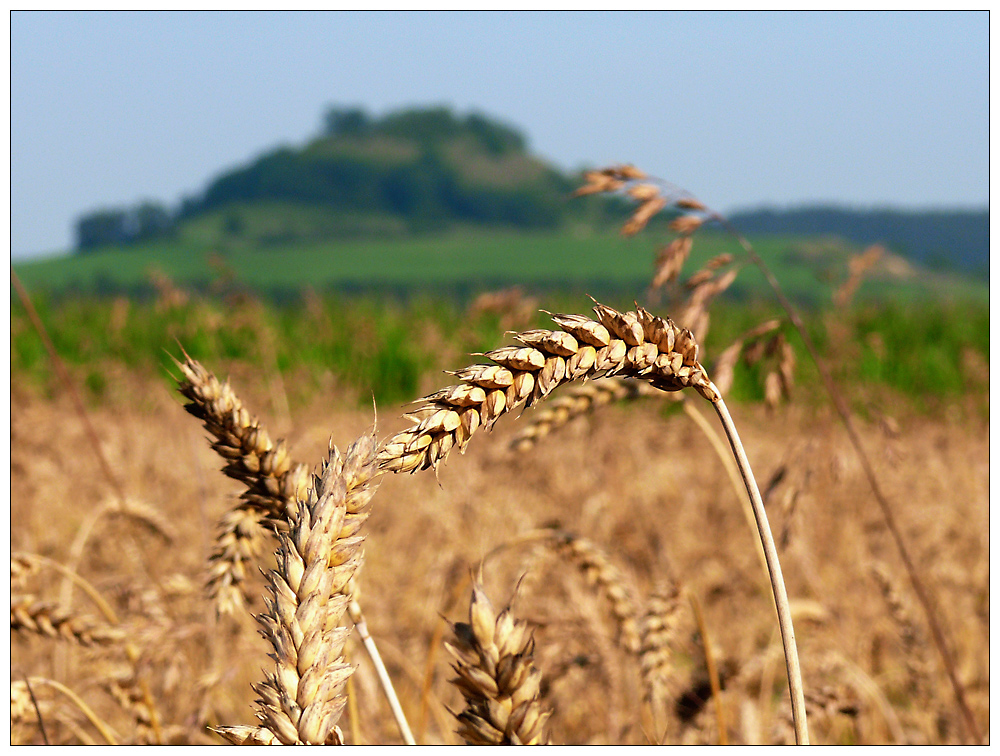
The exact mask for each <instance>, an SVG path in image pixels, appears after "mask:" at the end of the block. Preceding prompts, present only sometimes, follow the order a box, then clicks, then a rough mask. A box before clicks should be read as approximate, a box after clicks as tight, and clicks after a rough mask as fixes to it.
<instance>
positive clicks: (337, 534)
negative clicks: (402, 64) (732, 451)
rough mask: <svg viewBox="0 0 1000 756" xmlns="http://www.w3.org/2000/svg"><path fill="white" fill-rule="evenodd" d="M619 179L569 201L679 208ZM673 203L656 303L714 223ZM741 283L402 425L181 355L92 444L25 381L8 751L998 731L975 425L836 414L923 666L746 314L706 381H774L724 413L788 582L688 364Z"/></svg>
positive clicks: (457, 387) (244, 368)
mask: <svg viewBox="0 0 1000 756" xmlns="http://www.w3.org/2000/svg"><path fill="white" fill-rule="evenodd" d="M640 179H641V176H639V175H637V174H630V173H628V172H627V171H622V170H621V169H617V172H616V171H614V170H612V171H606V172H604V173H600V174H594V175H592V176H591V177H590V179H589V180H590V182H591V184H590V185H588V186H589V187H590V188H587V187H585V190H586V191H584V190H581V191H582V193H590V192H599V191H619V190H622V189H623V188H624V189H626V190H627V191H628V192H629V196H631V197H632V198H633V199H634V200H636V201H637V202H638V203H639V205H638V209H637V211H636V212H635V213H634V214H633V216H632V217H631V218H630V219H629V221H628V223H627V224H626V228H625V230H626V232H627V233H636V232H638V231H640V230H641V229H642V227H643V226H644V225H645V223H646V222H647V221H648V220H649V218H650V217H652V215H654V214H656V213H657V212H659V211H661V210H662V209H663V208H664V207H665V206H667V204H668V203H667V201H666V200H664V199H663V198H662V197H661V196H660V194H659V193H658V192H654V191H652V190H651V189H649V188H648V187H649V185H647V184H642V183H638V184H637V183H635V182H636V181H639V180H640ZM630 182H631V183H630ZM673 202H674V204H675V205H676V207H677V208H679V209H680V210H682V211H683V212H684V213H687V214H686V215H683V214H682V215H681V216H680V217H678V218H677V219H676V220H675V221H674V223H673V225H672V228H673V230H674V231H675V232H676V233H677V234H678V237H677V240H675V242H674V243H672V244H670V245H668V246H667V247H665V248H664V249H663V251H662V252H661V254H660V257H659V258H658V261H657V274H656V277H657V278H658V279H663V280H662V281H660V283H662V282H663V281H666V280H669V279H673V278H676V277H677V275H679V272H680V270H681V268H682V267H683V263H684V260H685V258H686V257H687V255H688V253H689V252H690V246H691V238H692V234H694V233H695V232H696V231H697V229H698V228H699V227H700V225H701V223H702V220H703V218H702V217H701V216H699V215H698V213H699V212H702V211H704V208H703V206H701V205H700V203H697V202H696V201H694V200H691V199H684V198H682V199H681V200H673ZM871 257H874V256H871ZM731 263H732V259H731V258H729V259H716V260H713V261H712V262H711V263H710V264H709V265H708V266H707V267H706V269H705V270H704V271H702V272H700V273H696V274H695V276H693V277H692V278H691V279H689V281H688V289H689V292H691V295H690V296H689V298H688V300H687V302H686V304H685V305H684V307H683V308H681V309H680V311H679V321H678V322H680V323H683V324H684V325H686V326H687V328H681V327H680V326H674V325H673V323H672V322H670V321H664V320H660V319H659V318H657V317H656V313H648V312H646V311H645V310H643V309H642V308H637V309H636V311H635V312H634V313H625V314H622V313H619V312H617V311H614V310H611V309H610V308H603V309H602V306H601V305H597V306H596V307H595V311H596V314H595V315H594V316H593V319H590V318H584V317H582V316H560V315H556V316H553V319H554V321H555V324H556V326H558V327H556V326H550V327H552V328H553V329H554V330H540V329H532V330H527V331H522V332H521V333H520V334H519V335H517V336H516V338H508V339H507V341H506V342H505V343H507V344H509V346H504V347H501V348H499V349H497V350H494V351H492V352H489V353H487V354H486V355H485V357H483V356H479V357H473V358H472V359H471V360H470V363H474V364H470V366H469V367H467V368H463V367H462V365H461V364H455V365H453V366H452V370H453V371H454V372H453V373H452V374H451V375H446V376H440V377H438V378H434V377H433V376H431V377H426V378H424V379H423V384H422V385H421V387H420V388H421V390H422V394H423V395H424V396H425V397H426V398H425V399H424V400H421V401H420V402H418V403H416V404H411V405H407V406H405V407H388V406H378V407H372V406H365V404H364V403H363V402H362V403H361V404H360V405H359V401H358V397H357V395H355V394H350V393H349V392H338V391H336V390H326V391H315V390H312V391H307V390H303V391H296V390H295V388H296V387H295V386H294V385H293V384H288V385H285V386H284V387H283V388H282V390H281V391H279V392H275V390H274V383H273V381H271V380H269V376H265V375H262V374H261V372H260V370H259V369H256V368H254V367H252V366H249V365H247V364H245V363H242V362H240V361H235V362H232V363H226V362H224V361H220V362H218V363H216V364H211V365H200V364H199V363H196V362H194V361H192V360H190V359H186V358H185V356H184V355H182V354H175V355H174V357H175V358H176V360H177V361H175V362H174V363H172V364H169V365H167V368H168V369H169V370H170V371H171V372H172V374H173V376H174V378H175V380H176V388H177V389H178V391H175V392H173V393H172V392H170V391H168V390H165V389H164V387H163V382H162V381H160V380H157V379H155V378H153V377H150V376H148V375H142V374H138V373H137V374H134V375H123V376H119V379H120V382H121V384H122V386H123V387H124V389H123V390H122V391H121V392H119V393H117V394H115V395H114V396H112V397H110V398H107V399H106V400H105V401H103V402H101V403H100V404H98V405H95V406H91V407H90V408H89V409H88V410H87V411H86V415H87V417H88V418H89V421H90V423H92V426H93V429H94V434H95V435H94V436H92V435H91V434H90V432H89V431H88V428H87V426H86V425H85V423H84V422H83V420H82V416H81V415H80V413H79V412H78V410H77V408H76V407H75V405H74V403H73V401H72V399H71V397H70V396H67V395H66V394H59V395H56V396H54V397H49V396H45V395H44V394H42V393H41V392H39V391H38V390H37V389H34V388H31V387H21V386H18V385H17V384H15V383H12V387H11V742H12V744H25V743H43V742H48V743H103V742H112V743H175V744H186V743H205V744H221V743H224V742H226V741H229V742H237V743H244V742H246V743H273V742H282V743H299V742H302V743H348V744H373V743H383V744H399V743H403V742H416V743H461V742H466V743H473V744H485V743H550V742H551V743H566V744H599V743H600V744H607V743H626V744H650V743H683V744H718V743H730V744H734V743H746V744H775V743H793V742H796V740H797V739H798V740H799V741H802V740H803V738H804V721H805V714H806V713H808V726H809V736H808V737H809V739H810V740H811V742H813V743H828V744H830V743H840V744H862V743H865V744H878V743H908V744H918V743H933V744H942V743H961V742H971V741H974V740H982V739H985V740H987V741H988V735H986V736H985V737H984V735H983V733H988V724H989V665H988V658H989V506H988V503H989V491H988V484H989V461H988V455H989V442H988V430H989V427H988V418H987V417H985V416H984V415H983V413H982V412H979V411H977V407H978V406H979V405H978V404H976V403H975V402H973V401H972V400H971V399H970V401H969V402H966V403H963V402H961V401H960V402H955V403H953V404H952V405H951V406H950V407H949V408H948V410H947V411H943V412H937V413H931V414H928V413H926V412H921V411H917V410H916V409H913V408H912V407H908V406H907V405H906V404H905V403H904V404H900V405H898V408H897V410H894V413H893V415H892V416H891V417H890V416H888V415H886V414H879V413H874V414H869V415H867V416H864V417H855V418H854V419H853V422H854V425H853V426H851V427H852V428H853V429H854V430H855V432H856V433H857V437H858V439H859V440H860V443H861V445H862V447H863V449H864V450H865V452H866V454H867V459H868V461H869V462H870V464H871V466H872V468H873V469H874V470H875V471H876V473H877V475H878V482H879V486H880V487H881V489H882V491H883V492H884V494H885V497H886V498H887V499H888V500H889V501H891V502H893V505H894V510H895V518H896V522H895V525H896V527H897V528H898V530H899V533H900V537H901V538H902V539H904V542H905V544H906V547H907V548H908V550H909V556H910V557H911V558H912V561H913V563H914V564H915V565H916V566H917V569H918V570H919V576H920V580H921V582H922V584H923V585H924V586H925V587H926V589H927V591H928V593H929V595H930V596H931V597H933V598H932V603H931V605H930V606H931V610H932V615H931V616H932V617H933V620H934V622H935V623H936V624H935V626H936V627H940V628H944V631H945V632H946V638H945V640H946V643H947V644H949V649H950V654H951V658H952V659H953V660H954V661H953V662H952V661H949V662H948V663H944V662H943V661H942V656H941V654H940V653H939V650H938V647H937V646H936V645H935V644H936V641H935V638H933V637H932V635H933V633H934V627H929V626H928V623H927V613H926V611H922V607H921V605H919V603H918V602H917V600H916V599H915V598H914V595H913V591H912V589H911V585H910V583H909V582H908V576H907V571H906V568H905V565H904V564H903V563H901V561H900V552H899V548H898V546H897V544H896V542H895V541H894V540H893V538H891V537H890V533H889V532H887V530H886V527H885V520H884V517H883V515H882V514H880V510H879V508H878V506H876V504H875V503H874V501H873V496H872V492H871V489H870V485H869V478H868V477H867V475H866V471H865V469H864V467H863V463H862V461H861V458H859V456H858V454H857V451H856V448H855V446H854V445H852V439H851V437H850V435H849V433H848V432H847V431H845V428H844V426H843V425H842V423H841V422H840V421H839V419H838V416H837V412H836V411H835V409H834V408H833V407H831V406H830V405H829V403H824V402H821V401H800V402H782V401H780V400H781V398H782V397H786V398H787V395H788V394H789V393H790V386H791V383H792V381H793V372H794V364H793V353H792V351H791V350H790V348H788V346H787V341H786V340H785V339H786V337H785V336H784V335H783V333H781V332H780V331H778V330H777V329H778V326H777V325H775V324H774V323H765V324H763V325H762V326H760V327H759V328H757V329H754V330H752V331H751V332H748V333H746V334H744V336H743V337H741V340H740V341H739V342H738V345H737V344H736V343H734V348H733V349H734V351H732V353H731V354H729V356H728V357H727V356H726V354H727V353H723V354H722V355H721V356H719V357H718V359H717V360H716V361H715V363H714V365H713V369H712V374H713V375H714V376H715V377H716V378H717V382H718V384H719V386H723V387H725V386H728V380H727V379H724V378H723V377H722V376H726V374H727V370H731V369H732V364H731V363H732V362H735V360H736V359H737V358H738V357H740V355H742V356H743V357H741V358H746V359H750V357H747V354H748V353H750V352H754V351H756V352H757V353H758V354H757V357H756V358H754V359H772V360H773V364H774V367H773V369H772V370H770V372H768V373H767V379H766V385H765V387H764V391H765V396H766V398H767V399H768V401H767V402H766V403H765V404H756V403H743V404H734V406H733V407H732V415H733V419H734V421H735V425H736V426H737V427H738V428H739V429H740V431H739V432H740V436H741V437H742V442H743V445H744V446H745V449H746V456H747V457H748V458H749V460H748V461H749V467H751V468H752V470H753V471H754V474H755V476H756V479H757V484H759V487H760V490H761V493H762V499H763V505H764V508H765V509H766V513H767V514H766V520H769V521H770V530H769V533H773V537H774V538H773V540H774V543H775V544H776V548H777V551H776V555H777V554H780V560H781V566H782V569H781V570H780V572H779V573H778V576H777V578H776V579H775V578H774V572H773V569H772V568H773V564H772V560H771V556H770V554H765V552H766V551H767V548H766V546H765V547H764V548H763V551H762V546H761V541H760V540H758V533H757V531H756V530H755V529H754V527H753V522H754V516H755V515H754V513H752V512H751V510H750V508H749V505H748V504H747V502H746V490H745V489H742V488H741V486H742V485H743V484H742V483H740V482H739V477H738V474H737V473H736V472H734V467H733V461H732V459H731V458H730V457H728V456H727V454H728V446H726V445H725V444H724V442H723V441H721V440H720V430H721V429H719V428H718V424H717V422H716V418H715V417H714V416H713V413H712V411H711V410H712V407H713V406H715V405H718V404H719V401H720V399H721V393H720V391H722V390H720V389H719V388H717V387H716V384H715V383H713V382H712V381H711V380H709V378H708V377H707V375H706V372H705V368H703V367H702V365H701V363H700V362H699V355H700V353H699V349H698V341H700V339H701V334H703V333H704V331H705V330H707V328H708V322H709V321H708V308H709V303H710V301H711V300H712V299H713V298H714V297H715V296H716V295H718V294H719V293H721V292H722V291H724V290H725V289H726V288H727V287H728V286H729V284H731V283H732V280H733V278H734V277H735V272H734V270H738V268H737V269H733V268H729V269H727V267H726V266H729V265H730V264H731ZM858 269H859V272H858V275H861V273H863V270H861V268H860V266H858ZM852 272H853V271H852ZM699 276H701V277H700V278H699ZM853 285H854V286H855V287H856V285H857V284H856V282H855V283H854V284H853ZM848 296H849V295H848ZM590 304H591V303H589V302H588V303H586V306H589V305H590ZM586 306H585V305H584V304H583V303H581V310H583V309H586ZM664 314H665V313H664ZM689 329H690V330H689ZM788 338H791V337H788ZM182 346H183V345H182ZM701 356H703V353H701ZM486 358H488V359H490V360H491V361H492V362H493V365H492V366H487V365H485V364H483V360H484V359H486ZM727 360H730V361H731V362H730V363H728V364H727ZM476 365H478V367H477V366H476ZM607 373H616V374H617V375H618V377H616V378H609V377H601V376H602V375H604V374H607ZM215 376H220V378H221V377H222V376H228V383H226V382H224V381H221V380H217V379H216V378H215ZM585 377H586V378H595V379H596V380H594V381H591V382H587V383H581V380H580V379H582V378H585ZM626 377H631V379H632V382H631V383H624V382H622V379H623V378H626ZM291 380H293V378H292V377H289V381H291ZM449 384H452V385H451V386H449ZM563 384H570V385H568V386H565V385H563ZM647 384H648V385H647ZM640 385H641V386H646V388H642V389H640V388H636V386H640ZM445 386H449V387H448V388H442V387H445ZM649 386H652V387H653V388H657V389H661V390H660V391H652V390H650V389H649ZM286 389H287V390H288V392H289V393H292V394H294V395H296V396H298V397H305V398H302V399H300V400H299V401H296V402H294V403H291V404H290V403H289V402H288V401H287V395H286V394H284V393H283V392H284V391H285V390H286ZM550 393H551V394H552V396H551V397H549V394H550ZM699 394H700V396H699ZM706 399H707V400H708V401H705V400H706ZM977 401H979V400H978V399H976V402H977ZM534 404H537V405H538V406H537V407H535V406H530V405H534ZM185 407H186V408H187V411H185ZM727 414H728V413H727ZM192 415H194V417H192ZM533 418H537V422H533ZM494 423H495V426H494ZM713 427H714V428H716V430H712V428H713ZM487 431H489V432H487ZM473 436H475V437H474V438H473ZM279 439H281V441H279ZM95 444H96V447H97V448H95ZM720 450H721V451H720ZM98 452H99V453H98ZM459 452H462V453H461V454H459ZM102 459H103V460H105V461H106V462H107V467H108V469H105V467H104V462H102ZM223 467H225V474H222V473H221V472H220V470H221V469H223ZM740 472H743V471H742V468H741V471H740ZM394 473H395V474H394ZM746 485H747V488H748V489H749V488H750V487H751V486H750V484H749V483H747V484H746ZM754 487H756V486H754ZM758 522H759V518H758ZM761 539H763V535H761ZM775 559H776V557H775ZM775 563H776V562H775ZM769 573H770V575H771V582H769ZM782 574H783V580H782V579H781V576H782ZM777 584H780V588H781V590H780V591H779V590H778V587H777ZM785 590H787V596H788V601H787V604H785V603H784V599H783V595H784V592H785ZM776 606H777V608H778V614H779V615H781V614H782V612H783V611H784V612H786V613H787V614H788V619H789V620H790V622H791V621H794V626H795V631H794V642H793V643H792V645H791V652H792V656H793V657H794V659H795V662H794V664H793V663H792V662H791V661H790V660H789V645H788V643H787V638H785V636H786V634H787V629H786V625H785V624H781V625H780V632H779V622H778V621H777V620H776V614H775V608H776ZM790 622H789V624H788V626H787V628H789V629H790ZM783 638H785V640H786V642H785V644H784V648H783ZM795 643H797V653H796V651H795ZM372 644H374V646H375V647H377V653H376V652H374V651H373V649H372ZM379 657H380V659H381V662H382V663H384V672H385V675H386V676H387V678H388V679H389V680H391V688H392V690H393V693H392V695H390V696H387V695H386V693H385V688H386V686H385V685H384V682H383V680H382V679H381V678H380V669H379V664H378V663H377V661H376V660H377V659H378V658H379ZM786 664H787V665H788V666H787V677H786ZM793 667H794V668H795V672H794V674H793ZM799 667H801V680H802V689H803V692H804V708H803V709H802V711H801V712H800V711H798V710H796V713H795V717H794V721H793V713H792V709H794V706H795V704H794V699H795V695H794V692H793V695H792V699H793V700H792V707H791V708H790V701H789V685H790V684H792V685H793V686H794V684H795V683H794V682H791V683H790V681H794V680H797V679H798V677H797V675H798V668H799ZM956 690H957V691H959V693H960V695H961V696H962V700H961V701H957V700H956V695H955V693H956ZM394 707H395V709H396V711H394ZM404 719H405V723H402V720H404ZM800 719H801V721H799V720H800ZM970 719H971V723H970ZM977 729H978V730H980V732H975V730H977Z"/></svg>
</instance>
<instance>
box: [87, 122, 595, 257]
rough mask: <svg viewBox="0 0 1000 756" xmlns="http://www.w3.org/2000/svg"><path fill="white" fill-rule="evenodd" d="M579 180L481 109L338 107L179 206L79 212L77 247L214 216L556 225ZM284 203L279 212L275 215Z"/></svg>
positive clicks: (323, 232)
mask: <svg viewBox="0 0 1000 756" xmlns="http://www.w3.org/2000/svg"><path fill="white" fill-rule="evenodd" d="M573 187H574V182H573V180H572V179H571V178H570V177H568V176H566V175H564V174H562V173H560V172H559V171H557V170H555V169H554V168H552V167H551V166H549V165H548V164H546V163H545V162H544V161H542V160H541V159H539V158H537V157H534V156H532V155H530V154H529V153H528V150H527V139H526V138H525V137H524V135H523V134H522V133H521V132H519V131H517V130H516V129H514V128H512V127H510V126H506V125H504V124H502V123H499V122H497V121H494V120H492V119H490V118H487V117H485V116H483V115H480V114H476V113H473V114H470V115H467V116H459V115H456V114H455V113H453V112H452V111H451V110H449V109H447V108H433V109H411V110H403V111H399V112H395V113H390V114H389V115H386V116H384V117H382V118H373V117H371V116H369V115H368V114H367V113H366V112H365V111H363V110H361V109H358V108H353V109H342V108H333V109H330V110H329V111H328V112H327V113H326V115H325V117H324V119H323V129H322V131H321V133H320V135H319V136H317V137H316V138H315V139H313V140H312V141H310V142H309V143H308V144H306V145H304V146H301V147H280V148H278V149H274V150H272V151H270V152H268V153H266V154H264V155H262V156H260V157H258V158H257V159H255V160H253V161H252V162H250V163H249V164H248V165H245V166H242V167H239V168H236V169H234V170H231V171H227V172H225V173H223V174H222V175H220V176H218V177H217V178H215V179H214V180H213V181H212V182H211V183H210V184H209V185H208V186H207V187H206V188H205V190H204V191H202V192H200V193H199V194H197V195H195V196H191V197H188V198H187V199H185V200H184V201H183V202H182V204H181V207H180V208H179V209H177V210H176V211H173V212H171V211H168V210H167V209H165V208H163V207H160V206H157V205H155V204H153V203H144V204H143V205H141V206H139V207H136V208H133V209H130V210H110V211H108V210H102V211H99V212H96V213H91V214H89V215H87V216H85V217H84V218H81V219H80V222H79V223H78V226H77V231H78V234H77V236H78V248H79V249H80V250H81V251H85V250H88V249H94V248H97V247H100V246H102V245H105V244H109V243H111V244H121V243H127V242H130V241H140V240H147V239H151V238H156V237H158V236H159V237H164V236H169V235H170V234H172V233H174V232H175V231H176V228H177V226H178V225H179V224H184V223H187V222H190V221H198V220H203V219H204V218H205V217H206V216H211V215H214V216H217V217H218V219H219V220H220V221H221V224H220V229H219V230H220V232H221V234H223V235H224V236H228V237H231V239H230V240H231V241H238V240H239V239H241V238H243V240H244V241H247V242H249V243H251V244H260V245H263V246H267V245H268V243H273V242H275V241H281V242H285V241H289V240H291V239H302V238H331V237H351V236H371V235H394V234H399V233H410V232H425V231H434V230H444V229H446V228H450V227H453V226H455V225H476V226H502V227H508V228H521V229H551V228H555V227H557V226H559V225H560V224H561V223H562V222H563V221H564V220H565V217H566V214H567V212H574V213H578V212H579V210H577V209H575V208H574V209H573V210H568V209H567V208H568V205H569V203H568V201H567V197H568V194H569V193H570V191H571V190H572V189H573ZM590 205H591V206H592V205H593V203H590ZM282 213H285V214H286V216H287V217H286V218H285V219H284V221H281V220H280V219H276V218H275V216H276V215H280V214H282Z"/></svg>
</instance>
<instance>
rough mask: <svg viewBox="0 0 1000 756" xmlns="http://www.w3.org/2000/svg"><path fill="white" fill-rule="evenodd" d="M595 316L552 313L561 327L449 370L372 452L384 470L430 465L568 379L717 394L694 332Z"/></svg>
mask: <svg viewBox="0 0 1000 756" xmlns="http://www.w3.org/2000/svg"><path fill="white" fill-rule="evenodd" d="M594 311H595V312H596V313H597V317H598V320H599V322H598V321H595V320H591V319H590V318H587V317H585V316H582V315H553V316H552V319H553V321H555V323H556V325H558V326H559V328H560V329H561V330H559V331H550V330H543V329H538V330H532V331H525V332H523V333H519V334H517V335H516V336H515V338H516V339H517V340H518V341H520V342H521V343H522V344H524V346H523V347H503V348H500V349H495V350H493V351H492V352H487V353H486V354H485V355H484V356H485V357H487V358H488V359H490V360H492V361H493V363H494V364H493V365H472V366H470V367H467V368H465V369H463V370H459V371H457V372H456V373H454V375H455V376H457V377H458V379H459V380H460V381H461V383H459V384H458V385H455V386H451V387H448V388H445V389H442V390H441V391H438V392H437V393H435V394H431V395H430V396H428V397H425V398H424V399H423V402H424V403H423V405H422V406H420V407H419V408H418V409H417V410H415V411H414V412H411V413H409V414H408V415H407V417H408V418H409V419H410V420H411V421H412V423H413V424H412V426H411V428H409V429H408V430H405V431H401V432H400V433H397V434H396V435H395V436H393V437H392V438H390V439H389V440H388V441H386V443H385V445H384V446H383V448H382V451H381V452H379V462H380V464H381V466H382V469H383V470H386V471H390V472H413V471H416V470H422V469H426V468H437V466H438V465H439V464H440V463H441V462H442V461H444V460H445V459H446V458H447V457H448V455H449V454H450V453H451V451H452V449H454V448H456V447H457V448H458V449H459V450H460V451H464V449H465V447H466V445H467V444H468V442H469V439H470V438H471V437H472V435H473V434H474V433H475V432H476V431H477V430H478V429H479V428H481V427H485V428H486V429H487V430H489V429H490V428H492V426H493V424H494V423H496V421H497V420H498V419H500V417H502V416H503V415H504V414H506V413H508V412H510V411H511V410H513V409H515V408H517V407H518V406H520V405H522V404H526V405H528V406H530V405H532V404H534V403H535V402H537V401H539V400H540V399H542V398H544V397H545V396H547V395H548V394H549V393H550V392H551V391H552V390H553V389H555V388H557V387H558V386H561V385H563V384H565V383H569V382H571V381H575V380H579V379H586V378H596V377H600V376H613V375H622V376H626V377H631V378H643V379H644V380H645V381H647V382H649V383H650V384H651V385H652V386H653V387H655V388H658V389H661V390H664V391H679V390H681V389H684V388H689V387H690V388H694V389H695V390H697V391H698V392H700V393H701V394H702V395H703V396H705V397H706V398H707V399H709V400H713V401H714V400H716V399H721V396H719V394H718V392H717V391H716V390H715V388H714V386H713V385H712V383H711V381H709V380H708V376H707V375H706V373H705V369H704V368H703V367H702V366H701V363H699V362H698V344H697V342H696V341H695V340H694V336H693V334H692V333H691V332H690V331H689V330H687V329H682V328H678V327H677V326H676V325H674V323H673V321H671V320H669V319H666V320H664V319H663V318H659V317H656V316H654V315H652V314H650V313H649V312H647V311H646V310H644V309H643V308H641V307H639V308H637V310H636V312H626V313H621V312H618V311H617V310H613V309H612V308H610V307H606V306H604V305H602V304H597V305H596V306H595V308H594Z"/></svg>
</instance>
